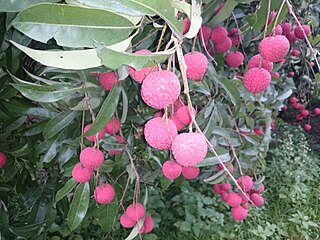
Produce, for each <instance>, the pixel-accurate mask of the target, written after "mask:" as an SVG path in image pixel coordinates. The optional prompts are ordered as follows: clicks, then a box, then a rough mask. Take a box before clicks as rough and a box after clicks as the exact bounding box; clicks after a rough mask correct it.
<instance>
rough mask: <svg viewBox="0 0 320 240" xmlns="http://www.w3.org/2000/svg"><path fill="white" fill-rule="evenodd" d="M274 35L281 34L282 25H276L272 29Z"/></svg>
mask: <svg viewBox="0 0 320 240" xmlns="http://www.w3.org/2000/svg"><path fill="white" fill-rule="evenodd" d="M274 33H275V35H281V34H282V27H281V26H280V25H277V26H276V28H275V30H274Z"/></svg>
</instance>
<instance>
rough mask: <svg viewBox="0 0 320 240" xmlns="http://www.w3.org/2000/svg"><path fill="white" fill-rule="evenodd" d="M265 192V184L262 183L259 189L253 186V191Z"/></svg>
mask: <svg viewBox="0 0 320 240" xmlns="http://www.w3.org/2000/svg"><path fill="white" fill-rule="evenodd" d="M263 192H264V185H263V184H261V186H260V187H259V189H254V188H252V190H251V193H263Z"/></svg>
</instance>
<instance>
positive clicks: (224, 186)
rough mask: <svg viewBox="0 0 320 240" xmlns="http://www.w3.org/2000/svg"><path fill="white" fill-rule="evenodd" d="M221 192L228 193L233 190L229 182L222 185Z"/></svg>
mask: <svg viewBox="0 0 320 240" xmlns="http://www.w3.org/2000/svg"><path fill="white" fill-rule="evenodd" d="M221 190H222V191H224V192H228V191H230V190H231V185H230V183H228V182H225V183H221Z"/></svg>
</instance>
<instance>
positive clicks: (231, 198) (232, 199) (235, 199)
mask: <svg viewBox="0 0 320 240" xmlns="http://www.w3.org/2000/svg"><path fill="white" fill-rule="evenodd" d="M241 202H242V199H241V197H240V196H239V195H238V194H237V193H235V192H230V193H229V194H228V197H227V203H228V204H229V205H230V206H231V207H236V206H239V205H240V204H241Z"/></svg>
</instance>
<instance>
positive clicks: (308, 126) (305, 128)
mask: <svg viewBox="0 0 320 240" xmlns="http://www.w3.org/2000/svg"><path fill="white" fill-rule="evenodd" d="M303 127H304V130H306V131H307V132H309V131H310V130H311V125H310V124H305V125H304V126H303Z"/></svg>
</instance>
